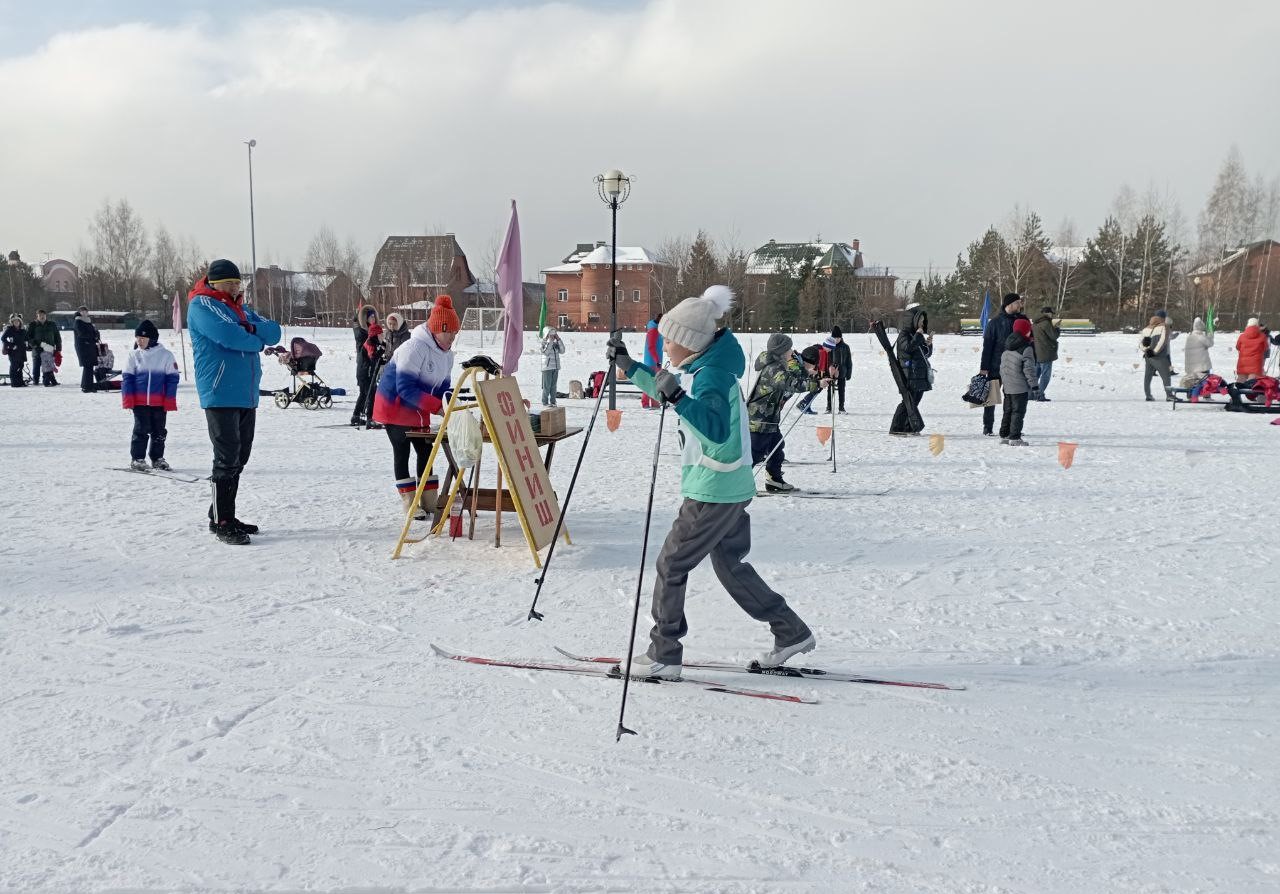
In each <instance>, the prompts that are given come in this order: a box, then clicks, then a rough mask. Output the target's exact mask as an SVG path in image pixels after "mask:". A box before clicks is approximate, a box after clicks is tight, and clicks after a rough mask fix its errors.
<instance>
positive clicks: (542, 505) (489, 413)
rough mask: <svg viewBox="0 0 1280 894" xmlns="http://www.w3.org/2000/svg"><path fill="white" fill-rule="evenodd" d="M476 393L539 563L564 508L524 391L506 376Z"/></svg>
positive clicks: (479, 387)
mask: <svg viewBox="0 0 1280 894" xmlns="http://www.w3.org/2000/svg"><path fill="white" fill-rule="evenodd" d="M475 388H476V394H477V396H478V397H479V400H480V412H481V413H482V414H483V415H484V419H485V424H486V426H487V428H488V429H489V437H490V439H492V441H493V445H494V448H495V450H496V451H497V454H498V464H499V468H501V469H502V473H503V476H504V477H505V478H506V481H507V488H508V489H509V491H510V493H511V499H512V502H514V503H515V504H516V514H517V515H518V516H519V517H520V525H521V527H523V528H524V535H525V539H526V540H528V541H529V548H530V549H532V550H533V553H534V559H535V561H537V560H538V551H539V550H541V549H542V548H543V547H544V546H547V545H548V544H549V543H551V539H552V537H554V536H555V530H556V519H557V518H559V517H560V504H559V501H558V500H557V499H556V494H555V491H553V490H552V489H551V479H550V477H549V476H548V475H547V468H546V466H545V465H543V463H542V454H541V453H539V452H538V445H537V442H536V441H535V440H534V437H533V426H531V425H530V424H529V413H528V411H527V410H525V407H524V399H523V398H521V397H520V387H519V386H518V385H517V384H516V380H515V379H514V378H513V377H511V376H502V377H500V378H494V379H487V380H486V381H483V382H477V383H476V384H475ZM539 564H541V563H539Z"/></svg>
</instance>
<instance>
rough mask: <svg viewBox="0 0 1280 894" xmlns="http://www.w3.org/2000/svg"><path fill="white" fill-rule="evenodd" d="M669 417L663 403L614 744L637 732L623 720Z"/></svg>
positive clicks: (645, 516)
mask: <svg viewBox="0 0 1280 894" xmlns="http://www.w3.org/2000/svg"><path fill="white" fill-rule="evenodd" d="M666 417H667V402H666V400H663V401H662V409H661V410H659V411H658V438H657V440H656V441H654V444H653V475H652V477H651V478H650V479H649V505H648V507H646V509H645V511H644V538H643V539H642V540H641V541H640V574H639V575H638V576H637V577H636V603H635V606H634V607H633V608H632V611H631V639H630V640H629V643H630V645H629V646H628V647H627V666H626V667H625V668H624V669H623V673H622V706H621V707H620V708H619V709H618V735H617V738H616V739H614V740H613V741H614V742H621V741H622V737H623V735H624V734H625V735H628V736H634V735H635V734H636V731H635V730H633V729H627V728H626V726H625V725H624V724H623V722H622V721H623V719H624V718H625V717H626V716H627V690H628V688H629V687H630V684H631V659H632V657H633V656H632V652H633V651H634V650H635V647H636V625H637V624H638V623H639V620H640V592H641V589H642V588H643V587H644V563H645V559H646V557H647V556H648V553H649V523H650V522H651V521H652V520H653V491H654V488H656V487H657V485H658V451H659V450H660V449H661V448H662V423H663V421H664V420H665V419H666Z"/></svg>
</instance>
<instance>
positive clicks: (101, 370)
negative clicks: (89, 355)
mask: <svg viewBox="0 0 1280 894" xmlns="http://www.w3.org/2000/svg"><path fill="white" fill-rule="evenodd" d="M115 364H116V355H115V354H114V353H113V352H112V350H111V348H109V347H108V346H107V343H106V342H101V341H100V342H98V363H97V365H96V366H94V368H93V379H94V381H95V382H97V383H98V390H100V391H119V390H120V386H121V384H122V383H121V382H117V381H115V378H116V376H118V375H120V370H118V369H112V367H113V366H115Z"/></svg>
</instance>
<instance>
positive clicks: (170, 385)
mask: <svg viewBox="0 0 1280 894" xmlns="http://www.w3.org/2000/svg"><path fill="white" fill-rule="evenodd" d="M133 335H134V343H135V347H134V349H133V350H132V351H130V352H129V356H127V357H126V358H125V361H124V381H123V382H121V384H120V400H121V403H123V404H124V408H125V409H126V410H132V411H133V440H132V441H131V442H130V444H129V459H130V462H129V468H131V469H133V471H135V472H145V471H147V464H146V462H145V461H144V459H143V457H145V456H148V455H150V457H151V468H153V469H160V470H161V471H164V472H167V471H169V463H168V462H167V461H166V460H165V458H164V441H165V437H166V436H167V435H168V433H169V432H168V429H166V428H165V417H166V416H167V415H168V414H169V413H171V412H174V411H176V410H177V409H178V362H177V361H176V360H174V359H173V354H172V353H171V352H170V351H169V349H168V348H166V347H165V346H164V345H162V344H160V333H159V332H158V331H157V330H156V324H155V323H153V322H151V321H150V320H143V321H142V323H141V324H140V325H139V326H138V328H137V329H136V330H134V333H133ZM148 439H149V440H150V442H151V443H150V450H148V444H147V441H148Z"/></svg>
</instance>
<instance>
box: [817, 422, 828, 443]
mask: <svg viewBox="0 0 1280 894" xmlns="http://www.w3.org/2000/svg"><path fill="white" fill-rule="evenodd" d="M816 430H817V432H818V443H819V444H821V445H822V446H824V447H825V446H826V445H827V441H830V440H831V426H829V425H819V426H818V427H817V429H816Z"/></svg>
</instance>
